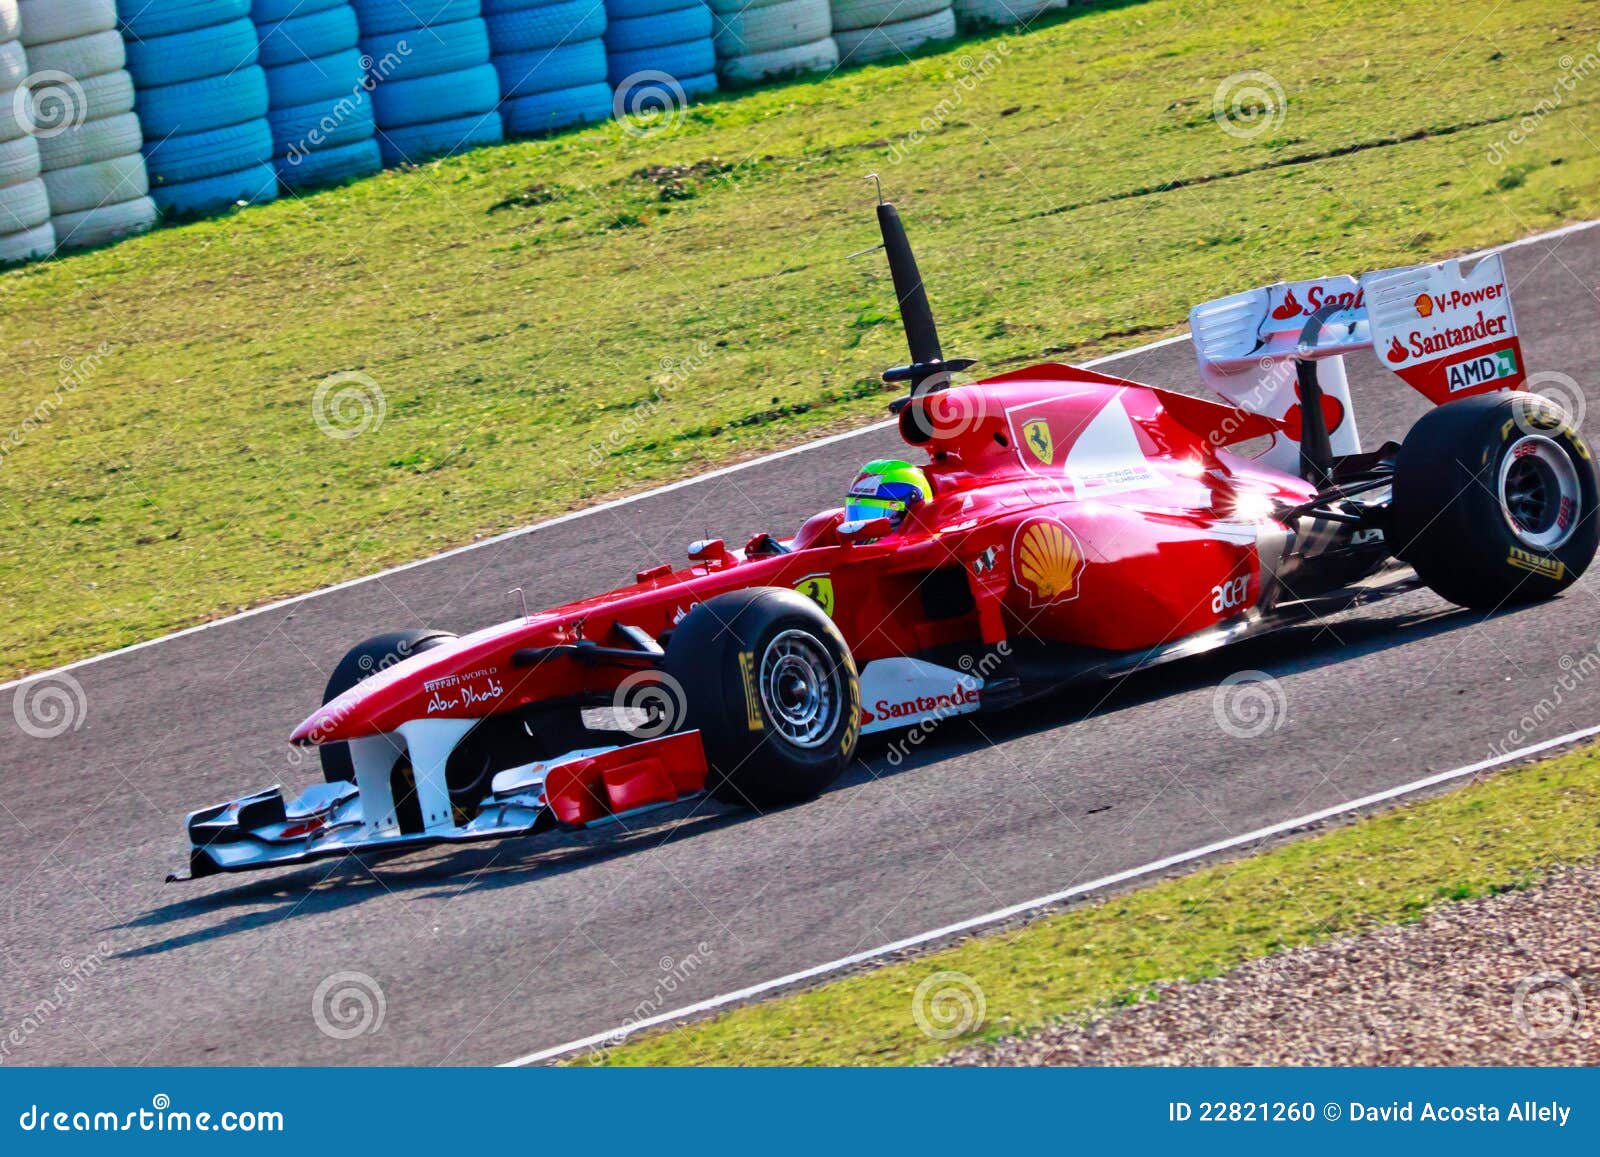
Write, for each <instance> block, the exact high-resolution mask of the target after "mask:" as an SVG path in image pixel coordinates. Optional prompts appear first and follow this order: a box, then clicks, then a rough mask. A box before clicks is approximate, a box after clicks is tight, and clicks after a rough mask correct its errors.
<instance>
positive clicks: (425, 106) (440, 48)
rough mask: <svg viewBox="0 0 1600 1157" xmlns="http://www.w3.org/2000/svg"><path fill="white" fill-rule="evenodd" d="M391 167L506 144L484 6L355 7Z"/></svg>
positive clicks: (401, 3) (368, 3) (375, 3)
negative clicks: (482, 146)
mask: <svg viewBox="0 0 1600 1157" xmlns="http://www.w3.org/2000/svg"><path fill="white" fill-rule="evenodd" d="M352 2H353V4H354V6H355V10H356V20H357V21H358V22H359V24H360V26H361V54H362V55H363V56H365V57H369V58H370V60H371V64H370V65H369V67H368V70H367V72H368V78H369V82H370V83H371V87H372V108H373V112H374V113H375V114H376V117H377V122H378V148H379V150H380V152H381V153H382V155H383V163H384V164H386V165H399V164H404V163H406V162H414V161H422V160H426V159H427V158H429V157H442V156H448V155H450V154H451V153H456V152H461V151H463V150H465V149H473V148H477V147H478V146H479V145H492V144H497V143H499V141H501V140H502V139H503V137H504V130H503V128H502V126H501V122H500V113H499V111H498V109H497V107H496V106H497V105H498V104H499V103H500V79H499V77H498V76H497V75H496V73H495V70H494V66H493V65H491V64H490V63H489V30H488V28H487V27H486V26H485V24H484V22H483V13H482V8H481V7H480V5H479V0H352Z"/></svg>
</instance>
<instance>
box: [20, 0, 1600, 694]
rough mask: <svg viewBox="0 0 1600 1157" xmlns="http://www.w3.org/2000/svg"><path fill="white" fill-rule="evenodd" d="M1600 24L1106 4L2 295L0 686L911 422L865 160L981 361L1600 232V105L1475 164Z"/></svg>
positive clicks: (347, 193)
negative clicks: (1409, 264)
mask: <svg viewBox="0 0 1600 1157" xmlns="http://www.w3.org/2000/svg"><path fill="white" fill-rule="evenodd" d="M1597 41H1600V9H1596V8H1594V7H1593V6H1588V7H1583V6H1575V5H1572V4H1570V3H1564V2H1554V0H1517V2H1510V3H1505V4H1502V5H1499V6H1497V7H1495V8H1494V9H1493V11H1492V12H1488V13H1480V12H1479V11H1478V10H1476V9H1474V8H1472V7H1471V6H1460V5H1456V6H1450V5H1444V6H1441V5H1439V4H1437V3H1426V4H1425V3H1420V2H1399V3H1393V4H1388V5H1370V6H1364V7H1363V8H1362V9H1361V10H1360V11H1359V13H1357V12H1353V11H1352V10H1351V9H1350V8H1349V6H1348V4H1347V3H1346V2H1345V0H1338V2H1333V0H1305V2H1302V3H1299V4H1295V5H1292V6H1287V7H1286V6H1283V5H1277V6H1238V5H1235V6H1231V7H1230V6H1226V5H1207V6H1203V7H1202V6H1192V5H1189V4H1185V3H1180V2H1177V0H1152V2H1150V3H1145V4H1128V5H1114V4H1107V5H1097V6H1093V7H1087V8H1076V9H1072V10H1070V11H1069V12H1068V13H1066V14H1065V15H1064V16H1063V17H1061V18H1059V19H1057V20H1056V21H1055V22H1054V23H1052V24H1050V25H1049V26H1047V27H1040V28H1037V29H1035V30H1034V31H1032V32H1030V33H1027V34H1025V35H1012V36H1009V37H994V38H991V39H988V40H976V41H969V42H966V43H963V44H960V45H957V46H955V47H952V48H949V49H946V50H942V51H939V52H936V53H932V54H929V55H926V56H922V57H919V58H918V59H915V60H912V61H910V62H906V63H902V64H899V65H896V66H893V67H869V68H865V69H859V70H855V71H852V72H847V73H842V74H840V75H837V76H835V77H832V78H830V79H827V80H809V81H801V82H797V83H793V84H789V85H786V86H781V87H778V88H773V89H769V90H766V91H762V92H757V93H754V94H748V95H744V96H740V97H727V98H722V99H718V100H714V101H712V102H709V103H707V104H704V105H699V106H696V107H694V108H692V109H690V110H688V112H687V114H686V115H685V116H684V117H683V118H682V120H681V121H680V122H678V123H676V124H674V125H671V126H668V127H664V128H662V129H660V130H659V131H657V132H654V133H651V134H647V135H645V136H642V137H634V136H630V135H629V134H627V133H626V132H624V131H623V130H622V129H621V128H620V127H619V126H617V125H606V126H602V127H599V128H595V129H593V130H589V131H585V132H580V133H575V134H570V135H567V136H564V137H559V138H555V139H551V140H548V141H540V142H525V143H520V144H514V145H507V146H505V147H501V148H495V149H487V150H482V151H479V152H477V153H474V154H472V155H470V156H468V157H464V158H460V159H457V160H454V161H450V162H447V163H441V164H435V165H428V166H425V167H423V168H421V169H418V170H415V171H404V172H401V171H396V172H390V173H386V174H384V175H383V176H381V177H378V178H375V179H373V180H370V181H366V182H362V183H360V184H357V185H354V186H351V187H348V188H345V189H341V190H336V191H331V192H326V193H322V194H318V195H315V196H310V197H306V198H303V199H297V200H287V201H284V202H281V203H279V204H276V205H272V206H266V207H261V208H257V209H251V210H247V211H243V212H240V213H238V214H237V215H235V216H233V217H230V218H226V219H221V220H215V221H209V222H204V223H199V224H194V225H188V226H184V227H180V228H174V229H166V230H162V231H160V232H158V233H156V234H153V235H151V236H149V237H145V238H142V239H138V240H135V241H132V242H129V243H126V244H123V245H120V246H116V247H114V248H110V249H106V250H102V251H99V252H96V253H91V254H87V255H84V256H79V257H73V258H70V259H66V260H61V261H56V262H50V263H46V264H42V265H39V266H35V267H30V268H24V269H21V270H17V271H12V272H9V273H6V274H4V275H0V350H3V351H5V358H6V364H5V370H4V379H3V380H4V383H5V385H4V395H3V399H0V402H3V406H0V456H3V460H0V527H3V534H0V622H3V623H5V624H6V629H5V635H4V656H3V658H0V672H3V673H14V672H17V671H22V670H28V669H36V668H38V667H41V666H44V665H48V664H52V663H56V662H60V661H64V660H68V659H72V658H75V657H79V656H82V655H85V654H89V653H93V652H98V651H101V650H104V649H107V648H111V647H115V646H119V645H123V644H127V643H130V642H133V641H136V640H138V639H141V638H147V637H149V636H151V635H154V634H157V633H159V632H162V631H165V630H170V629H173V628H177V627H180V626H183V625H186V624H189V623H193V622H197V621H200V620H203V619H205V618H207V617H211V616H215V615H218V614H223V613H227V612H230V611H233V610H235V609H238V608H240V607H243V606H247V605H250V604H253V603H256V602H260V601H262V600H265V599H268V598H270V597H275V596H281V595H284V594H289V593H293V592H298V591H304V590H308V589H311V588H314V587H317V586H319V585H322V584H325V583H328V582H333V581H337V580H340V579H343V578H348V577H351V576H354V575H358V574H363V573H368V572H370V571H371V570H373V569H375V568H377V567H380V566H382V565H385V564H390V563H394V562H398V561H401V560H405V559H410V558H415V557H417V556H419V555H423V554H426V553H429V552H432V551H436V550H439V549H443V548H445V547H448V546H451V545H455V544H459V543H462V542H467V541H471V540H472V539H473V538H474V537H476V536H480V535H483V534H487V533H491V532H494V531H497V530H501V529H504V528H506V527H510V526H516V525H521V524H525V523H527V522H528V521H530V520H534V519H536V518H538V517H540V516H543V515H549V514H554V513H558V512H561V511H565V510H570V509H572V508H574V507H577V506H581V505H585V504H588V503H590V502H592V501H595V500H597V499H600V498H603V497H606V496H612V495H617V494H621V493H625V492H628V491H633V490H638V489H641V488H643V487H644V486H646V485H648V484H650V483H654V482H658V481H661V480H665V479H669V478H673V477H679V476H683V475H687V474H690V473H693V472H697V471H699V470H701V469H703V468H705V467H706V466H708V465H711V464H714V463H720V462H725V461H728V460H730V459H736V458H739V457H742V456H749V455H751V454H754V453H757V452H759V451H763V450H767V449H771V448H773V447H777V446H780V445H784V444H793V443H795V442H798V441H801V440H803V439H804V438H806V437H809V436H812V435H814V434H816V433H818V432H819V431H825V430H830V429H837V428H842V427H847V426H852V425H855V424H858V423H860V422H861V421H863V420H864V419H867V418H870V417H873V416H876V415H879V414H881V407H882V406H883V404H884V402H885V401H886V400H887V395H886V394H885V392H884V387H883V386H882V385H881V384H880V383H879V382H878V381H877V380H876V374H877V373H878V371H879V370H880V369H881V368H883V367H884V366H886V365H889V364H892V363H894V362H895V361H897V360H900V359H901V358H903V355H904V350H903V348H902V347H901V340H900V337H899V334H898V330H897V327H896V325H895V322H894V311H893V304H894V302H893V295H892V292H891V289H890V285H889V280H888V276H887V272H886V270H885V269H884V267H883V261H882V259H881V257H880V256H879V255H875V254H874V255H871V256H868V257H866V258H863V259H861V260H858V261H846V260H844V258H845V255H847V254H849V253H851V252H852V251H854V250H857V249H861V248H864V247H866V246H868V245H870V244H872V243H873V242H874V241H875V240H876V237H875V233H874V227H873V224H872V215H871V212H870V189H869V187H868V186H867V185H865V184H864V183H863V182H862V176H863V174H865V173H866V172H868V171H870V170H877V171H878V172H880V173H881V174H882V176H883V178H884V181H885V184H886V187H887V189H888V190H889V192H890V193H891V194H892V195H893V196H894V198H895V199H896V200H897V201H899V202H900V204H901V206H902V208H903V210H904V212H905V214H906V216H907V219H908V221H909V224H910V228H911V230H912V233H913V239H914V241H915V243H916V244H917V246H918V251H919V255H920V257H921V260H922V265H923V271H924V274H925V276H926V277H927V278H928V281H929V283H930V285H931V286H932V292H933V299H934V305H935V308H936V310H937V312H938V314H939V316H940V318H941V320H942V323H943V326H944V331H945V337H946V342H945V344H946V347H947V349H949V350H950V351H952V352H954V353H961V354H970V355H977V356H980V357H981V358H982V359H983V366H984V368H987V369H991V370H992V369H995V368H997V367H1001V366H1005V365H1007V364H1014V363H1017V362H1019V361H1021V360H1023V359H1034V358H1040V357H1044V356H1068V357H1073V358H1082V357H1085V356H1088V355H1090V354H1092V353H1094V352H1098V351H1105V350H1107V349H1110V348H1115V347H1119V346H1125V345H1129V344H1132V343H1133V342H1134V341H1135V340H1137V339H1138V338H1140V337H1142V336H1144V335H1154V334H1157V333H1161V332H1167V331H1169V330H1171V329H1173V328H1175V327H1176V326H1178V325H1180V324H1181V323H1182V320H1183V318H1184V316H1185V315H1186V313H1187V310H1188V308H1189V306H1190V305H1191V304H1193V303H1195V302H1197V301H1199V300H1202V299H1205V298H1207V297H1211V296H1216V295H1218V294H1221V293H1223V292H1228V291H1232V290H1236V289H1242V288H1245V287H1248V286H1251V285H1255V284H1259V283H1264V282H1268V281H1271V280H1274V279H1276V278H1279V277H1282V276H1286V275H1302V274H1315V273H1320V272H1325V271H1328V272H1331V271H1338V270H1362V269H1368V268H1373V267H1377V266H1382V265H1386V264H1394V263H1399V262H1405V261H1413V260H1418V259H1423V258H1431V257H1438V256H1442V255H1445V254H1447V253H1450V252H1459V251H1461V250H1464V249H1468V248H1472V247H1475V246H1479V245H1483V244H1489V243H1493V242H1496V241H1502V240H1506V239H1509V238H1513V237H1516V236H1519V235H1524V234H1526V233H1529V232H1531V231H1534V230H1537V229H1541V228H1545V227H1548V226H1551V225H1554V224H1557V223H1560V222H1563V221H1567V220H1572V219H1577V218H1581V217H1586V216H1594V215H1596V214H1597V212H1600V156H1597V152H1596V148H1595V145H1594V140H1595V139H1600V126H1597V125H1596V117H1595V109H1596V107H1597V105H1596V103H1595V101H1596V98H1595V96H1594V94H1592V93H1590V92H1589V91H1588V90H1587V89H1586V88H1585V87H1584V86H1582V85H1578V86H1577V87H1576V88H1575V89H1574V91H1572V92H1570V93H1565V94H1564V96H1563V103H1562V104H1561V105H1560V107H1558V108H1556V109H1555V110H1554V111H1553V112H1551V113H1550V114H1549V115H1548V116H1544V117H1542V118H1541V119H1539V120H1538V122H1537V124H1536V126H1535V128H1534V131H1532V133H1531V135H1530V136H1529V137H1528V139H1527V140H1526V141H1525V142H1524V143H1522V144H1521V145H1520V146H1517V147H1515V148H1513V149H1512V150H1511V157H1510V162H1509V163H1507V164H1493V163H1491V162H1490V161H1489V160H1488V159H1487V157H1488V154H1489V153H1490V151H1491V150H1492V149H1493V148H1494V147H1495V145H1496V143H1497V142H1502V141H1504V140H1505V139H1506V137H1507V134H1508V133H1509V132H1510V131H1511V129H1512V128H1513V127H1515V126H1516V124H1517V122H1518V120H1519V118H1521V117H1522V116H1523V114H1525V113H1529V112H1531V111H1532V110H1534V109H1536V108H1537V107H1538V106H1539V104H1540V102H1541V101H1548V100H1549V98H1550V96H1551V93H1552V91H1553V90H1554V89H1555V86H1556V84H1557V82H1558V81H1559V79H1560V77H1561V75H1562V74H1561V71H1560V68H1561V65H1560V60H1561V58H1562V57H1563V56H1564V55H1566V56H1571V57H1573V58H1575V59H1581V58H1582V57H1583V56H1584V54H1585V53H1587V52H1589V51H1591V50H1593V49H1594V48H1595V45H1596V43H1597ZM1246 69H1264V70H1267V71H1269V72H1271V73H1272V75H1273V77H1274V78H1275V79H1276V81H1277V82H1278V83H1279V84H1280V85H1281V87H1282V89H1283V92H1284V93H1285V95H1286V97H1287V106H1286V108H1285V110H1284V113H1285V115H1284V116H1283V117H1282V118H1281V121H1278V120H1276V119H1275V118H1272V117H1270V116H1267V118H1266V121H1265V122H1264V123H1265V126H1266V127H1265V128H1264V130H1263V131H1261V132H1259V133H1257V134H1256V135H1253V136H1249V137H1245V138H1240V137H1236V136H1233V135H1229V134H1227V133H1225V132H1223V131H1222V130H1221V128H1219V126H1218V124H1217V123H1216V122H1215V120H1214V119H1213V115H1212V102H1213V95H1214V93H1215V92H1216V91H1217V89H1218V86H1219V84H1220V83H1221V82H1222V81H1223V80H1224V78H1225V77H1227V76H1229V75H1230V74H1233V73H1236V72H1239V71H1241V70H1246ZM1246 108H1247V110H1253V111H1254V112H1255V113H1256V115H1258V116H1263V115H1265V114H1263V113H1262V110H1261V108H1260V106H1259V105H1250V104H1249V102H1246ZM912 134H916V135H915V136H913V135H912ZM351 372H354V373H360V374H364V375H367V376H368V377H369V378H370V379H371V381H372V382H374V383H376V386H377V387H378V388H379V389H381V391H382V394H383V398H384V404H385V414H384V420H383V422H382V424H381V425H380V426H378V427H377V428H376V429H373V430H370V431H368V432H367V433H365V434H363V435H361V436H360V437H357V438H354V439H351V440H348V441H336V440H333V439H330V438H328V437H326V436H324V435H323V433H321V432H320V430H319V428H318V425H317V424H316V423H315V422H314V421H313V418H312V399H313V395H314V393H315V391H316V389H317V387H318V384H319V383H320V382H322V381H323V380H324V379H326V378H327V377H329V376H330V375H334V374H340V373H351ZM29 415H37V416H38V417H39V418H41V419H42V420H40V421H38V422H36V423H35V424H33V425H32V426H31V427H30V428H28V429H23V426H24V420H25V419H27V418H28V417H29ZM753 525H754V523H752V526H753ZM749 529H751V527H743V528H740V527H728V528H725V530H726V531H727V532H728V533H730V534H736V533H741V532H742V531H743V530H749ZM638 561H639V560H622V561H621V562H619V565H618V577H619V578H622V577H625V574H627V573H631V571H632V569H634V564H635V563H636V562H638ZM624 568H626V570H625V569H624ZM529 577H530V578H531V579H535V580H536V578H537V576H536V575H530V576H529ZM534 595H535V597H537V588H535V591H534Z"/></svg>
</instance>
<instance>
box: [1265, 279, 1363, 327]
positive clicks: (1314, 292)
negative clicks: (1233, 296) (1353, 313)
mask: <svg viewBox="0 0 1600 1157" xmlns="http://www.w3.org/2000/svg"><path fill="white" fill-rule="evenodd" d="M1305 292H1306V299H1305V302H1304V303H1302V302H1301V301H1300V299H1299V298H1298V297H1296V296H1295V293H1294V286H1292V285H1291V286H1290V287H1289V288H1288V289H1286V290H1285V291H1284V294H1283V301H1282V302H1281V303H1279V305H1278V307H1277V308H1276V309H1274V310H1273V311H1272V319H1273V320H1274V321H1288V320H1289V319H1290V318H1295V317H1310V316H1311V315H1312V314H1314V313H1316V312H1317V310H1319V309H1321V308H1322V307H1323V306H1325V305H1331V306H1333V307H1334V308H1335V309H1336V310H1338V311H1339V312H1344V311H1347V310H1352V309H1360V308H1362V306H1364V305H1365V304H1366V293H1365V291H1364V290H1362V289H1359V288H1358V289H1356V290H1355V291H1354V292H1352V291H1350V290H1347V289H1345V290H1339V291H1338V292H1330V291H1329V290H1327V289H1325V288H1323V287H1322V286H1320V285H1310V286H1307V287H1306V291H1305Z"/></svg>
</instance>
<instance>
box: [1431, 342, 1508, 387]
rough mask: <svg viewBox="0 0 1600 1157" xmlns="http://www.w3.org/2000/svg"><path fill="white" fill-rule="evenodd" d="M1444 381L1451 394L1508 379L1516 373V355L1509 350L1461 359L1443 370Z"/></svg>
mask: <svg viewBox="0 0 1600 1157" xmlns="http://www.w3.org/2000/svg"><path fill="white" fill-rule="evenodd" d="M1444 369H1445V376H1446V380H1447V381H1448V382H1449V384H1450V392H1451V393H1452V394H1455V393H1459V392H1460V391H1462V390H1470V389H1472V388H1473V387H1475V386H1482V385H1485V384H1487V383H1489V382H1493V381H1498V380H1499V379H1500V378H1509V377H1511V376H1512V375H1513V374H1515V373H1516V372H1517V355H1516V354H1514V353H1512V352H1511V351H1510V350H1496V351H1495V352H1494V353H1492V354H1485V355H1483V356H1482V357H1472V358H1463V359H1462V360H1461V361H1459V362H1452V363H1451V364H1450V365H1448V366H1446V367H1445V368H1444Z"/></svg>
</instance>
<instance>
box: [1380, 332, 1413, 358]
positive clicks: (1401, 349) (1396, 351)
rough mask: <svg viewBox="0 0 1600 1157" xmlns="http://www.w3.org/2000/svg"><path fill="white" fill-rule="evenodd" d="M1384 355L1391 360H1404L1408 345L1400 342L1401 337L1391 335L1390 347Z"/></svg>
mask: <svg viewBox="0 0 1600 1157" xmlns="http://www.w3.org/2000/svg"><path fill="white" fill-rule="evenodd" d="M1383 356H1384V357H1386V358H1388V359H1389V360H1390V361H1391V362H1403V361H1405V360H1406V357H1407V354H1406V347H1405V346H1403V345H1401V344H1400V339H1399V338H1397V337H1391V338H1390V339H1389V348H1388V350H1386V351H1385V352H1384V355H1383Z"/></svg>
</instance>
